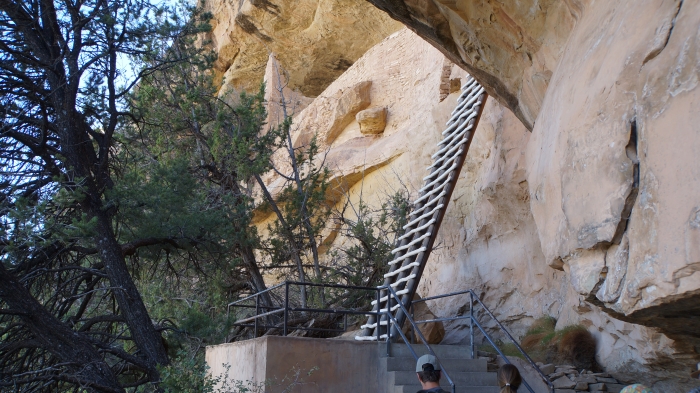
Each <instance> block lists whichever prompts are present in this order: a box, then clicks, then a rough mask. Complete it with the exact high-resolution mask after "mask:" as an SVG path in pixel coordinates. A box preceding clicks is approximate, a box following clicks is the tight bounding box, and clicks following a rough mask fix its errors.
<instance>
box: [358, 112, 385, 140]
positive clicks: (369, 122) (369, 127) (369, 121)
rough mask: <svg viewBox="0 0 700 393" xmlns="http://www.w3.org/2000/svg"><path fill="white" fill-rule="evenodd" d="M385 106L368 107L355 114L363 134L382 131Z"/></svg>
mask: <svg viewBox="0 0 700 393" xmlns="http://www.w3.org/2000/svg"><path fill="white" fill-rule="evenodd" d="M386 112H387V110H386V108H385V107H380V108H369V109H365V110H363V111H360V112H358V113H357V115H356V116H355V119H357V122H358V123H360V132H361V133H363V134H370V135H376V134H381V133H382V132H384V128H385V127H386Z"/></svg>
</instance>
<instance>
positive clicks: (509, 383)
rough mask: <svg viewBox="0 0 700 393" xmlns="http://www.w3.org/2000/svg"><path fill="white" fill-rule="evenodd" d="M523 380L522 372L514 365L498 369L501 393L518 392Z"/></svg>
mask: <svg viewBox="0 0 700 393" xmlns="http://www.w3.org/2000/svg"><path fill="white" fill-rule="evenodd" d="M521 383H522V378H521V377H520V371H518V368H517V367H515V366H514V365H512V364H504V365H503V366H501V368H499V369H498V386H500V387H501V392H500V393H515V392H517V391H518V388H519V387H520V384H521Z"/></svg>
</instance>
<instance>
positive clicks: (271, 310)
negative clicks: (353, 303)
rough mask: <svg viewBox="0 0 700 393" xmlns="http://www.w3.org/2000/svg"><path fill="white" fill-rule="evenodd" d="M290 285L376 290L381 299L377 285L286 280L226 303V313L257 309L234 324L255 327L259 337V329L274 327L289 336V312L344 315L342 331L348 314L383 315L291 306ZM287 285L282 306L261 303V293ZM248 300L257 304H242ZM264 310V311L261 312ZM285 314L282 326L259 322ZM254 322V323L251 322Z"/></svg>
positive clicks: (350, 310)
mask: <svg viewBox="0 0 700 393" xmlns="http://www.w3.org/2000/svg"><path fill="white" fill-rule="evenodd" d="M290 285H297V286H304V287H307V286H309V287H322V288H340V289H347V290H365V291H374V292H376V298H377V299H379V296H380V288H377V287H364V286H357V285H340V284H319V283H313V282H299V281H284V282H282V283H279V284H277V285H274V286H272V287H270V288H267V289H265V290H263V291H260V292H257V293H255V294H253V295H250V296H247V297H245V298H243V299H239V300H236V301H234V302H231V303H228V304H227V305H226V315H227V316H228V315H230V312H231V307H241V308H254V309H255V315H252V316H248V317H245V318H244V319H240V320H236V321H235V322H234V323H233V325H234V326H243V327H253V328H254V332H253V337H257V335H258V330H259V329H261V328H262V329H274V328H277V329H279V328H280V327H281V328H282V335H283V336H287V334H288V330H289V329H288V328H289V327H290V326H288V325H289V313H290V312H318V313H325V314H339V315H343V316H344V318H345V321H344V327H343V330H342V331H345V328H347V316H348V315H371V316H374V317H375V318H379V316H380V315H381V313H380V312H375V311H358V310H355V309H331V308H328V309H324V308H311V307H305V306H303V307H290V304H289V286H290ZM283 286H284V287H285V288H284V290H285V293H284V300H283V301H284V304H283V305H281V306H277V305H262V304H260V295H262V294H264V293H267V292H270V291H272V290H274V289H277V288H281V287H283ZM247 301H255V305H251V304H241V303H244V302H247ZM261 311H264V312H261ZM280 313H282V314H283V322H282V326H278V325H275V324H273V325H268V324H262V325H260V324H259V323H258V320H259V319H260V318H263V317H269V316H272V315H276V314H280ZM250 322H254V323H252V324H251V323H250ZM293 329H294V330H303V331H325V332H334V333H338V332H341V330H340V329H325V328H311V327H299V326H295V327H293ZM377 336H379V331H378V332H377ZM377 340H379V337H377Z"/></svg>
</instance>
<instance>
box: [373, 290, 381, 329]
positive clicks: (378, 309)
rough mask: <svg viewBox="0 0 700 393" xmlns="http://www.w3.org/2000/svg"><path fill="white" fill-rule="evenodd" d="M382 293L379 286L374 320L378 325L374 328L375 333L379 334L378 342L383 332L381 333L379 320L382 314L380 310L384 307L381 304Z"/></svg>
mask: <svg viewBox="0 0 700 393" xmlns="http://www.w3.org/2000/svg"><path fill="white" fill-rule="evenodd" d="M381 293H382V291H381V290H380V289H379V288H377V315H376V316H375V317H374V318H375V320H374V322H376V323H377V327H376V328H375V329H374V333H375V334H376V335H377V342H379V337H381V334H379V326H381V325H380V324H379V321H380V319H381V315H382V314H381V313H380V312H379V311H380V310H381V309H382V305H381V304H379V300H380V299H381Z"/></svg>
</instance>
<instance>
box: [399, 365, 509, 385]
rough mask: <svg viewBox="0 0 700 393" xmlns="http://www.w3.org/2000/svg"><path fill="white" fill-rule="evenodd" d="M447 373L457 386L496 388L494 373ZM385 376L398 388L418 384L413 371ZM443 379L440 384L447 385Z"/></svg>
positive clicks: (496, 382)
mask: <svg viewBox="0 0 700 393" xmlns="http://www.w3.org/2000/svg"><path fill="white" fill-rule="evenodd" d="M447 372H448V373H449V375H450V378H452V382H454V384H455V385H457V386H460V385H462V386H496V385H497V384H498V381H497V380H496V373H487V372H481V373H478V372H477V373H471V372H454V371H453V372H450V370H449V369H448V370H447ZM387 376H388V378H389V381H388V382H389V385H394V386H398V385H412V384H415V383H418V379H417V377H416V372H415V369H413V370H411V371H390V372H388V373H387ZM443 379H444V380H443V381H442V382H444V383H447V379H446V378H445V377H444V376H443Z"/></svg>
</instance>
